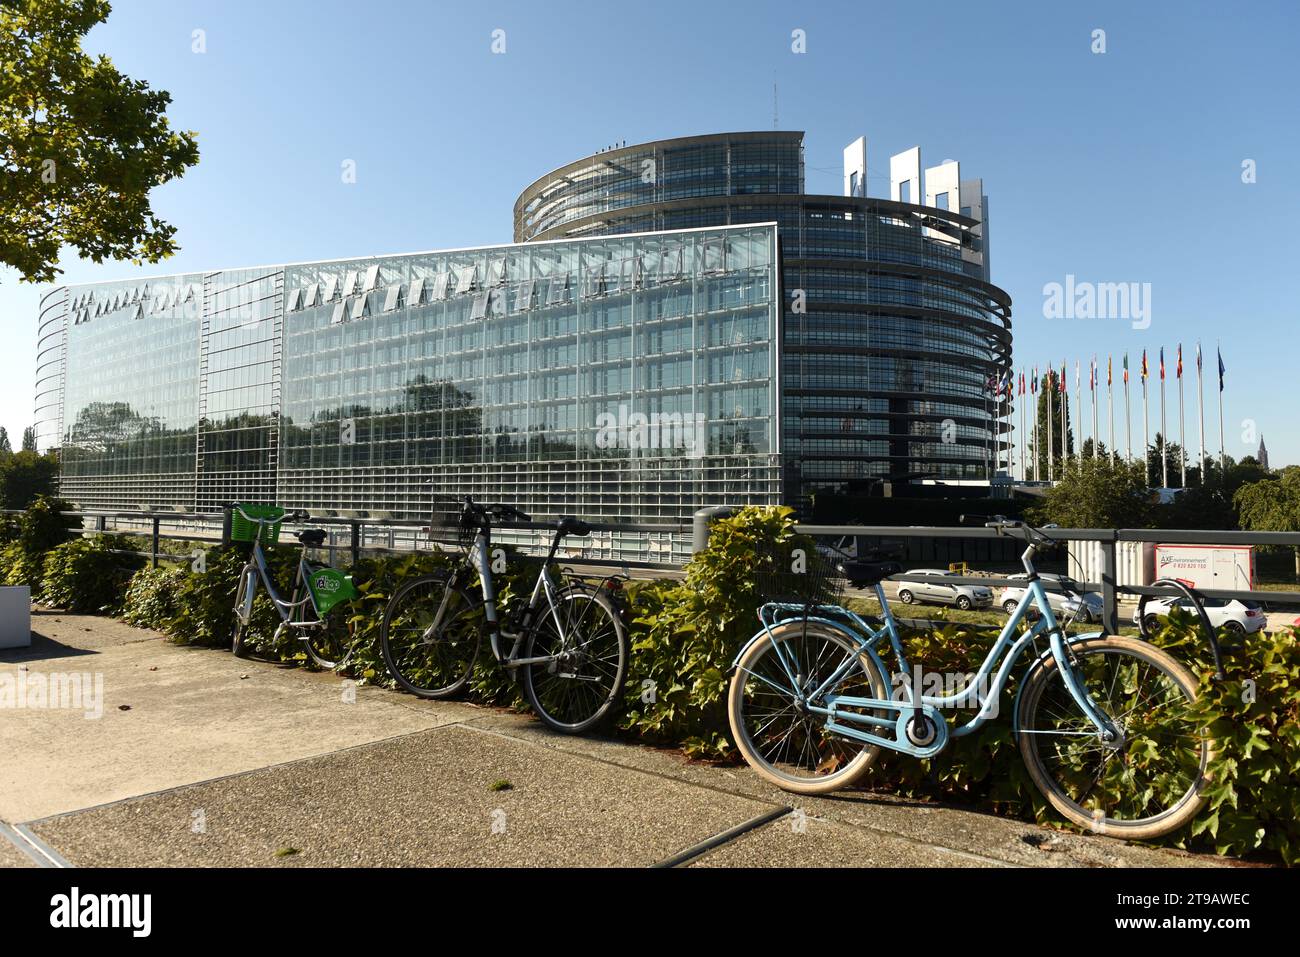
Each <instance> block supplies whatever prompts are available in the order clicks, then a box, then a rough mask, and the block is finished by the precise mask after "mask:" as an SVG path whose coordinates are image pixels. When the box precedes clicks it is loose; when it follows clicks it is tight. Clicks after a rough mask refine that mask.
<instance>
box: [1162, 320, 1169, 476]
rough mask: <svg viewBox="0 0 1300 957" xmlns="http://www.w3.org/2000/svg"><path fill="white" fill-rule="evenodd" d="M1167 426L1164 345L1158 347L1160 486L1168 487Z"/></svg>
mask: <svg viewBox="0 0 1300 957" xmlns="http://www.w3.org/2000/svg"><path fill="white" fill-rule="evenodd" d="M1168 445H1169V432H1168V427H1167V426H1166V425H1165V347H1164V346H1161V347H1160V487H1161V488H1169V456H1168V454H1167V453H1166V451H1165V450H1166V448H1167V447H1168Z"/></svg>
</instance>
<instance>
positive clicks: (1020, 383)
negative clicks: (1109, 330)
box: [987, 342, 1228, 487]
mask: <svg viewBox="0 0 1300 957" xmlns="http://www.w3.org/2000/svg"><path fill="white" fill-rule="evenodd" d="M1155 358H1156V363H1157V364H1156V367H1155V371H1154V373H1153V370H1152V366H1151V363H1150V361H1149V359H1148V355H1147V350H1145V349H1143V350H1142V355H1141V358H1140V360H1139V363H1138V366H1137V376H1136V378H1137V380H1138V381H1139V382H1140V384H1141V386H1142V429H1143V437H1142V438H1143V444H1142V448H1143V449H1144V450H1145V449H1146V448H1148V447H1149V441H1148V440H1149V433H1150V428H1149V423H1150V416H1149V414H1148V407H1147V380H1148V379H1151V378H1153V376H1158V378H1159V383H1160V440H1161V446H1162V447H1161V456H1160V457H1161V463H1162V464H1161V475H1160V480H1161V483H1162V484H1163V485H1164V486H1166V487H1167V486H1168V485H1169V473H1168V468H1169V466H1168V456H1167V455H1166V454H1165V448H1164V445H1165V443H1166V442H1167V441H1168V430H1167V429H1166V427H1165V381H1166V377H1167V371H1166V367H1165V349H1164V346H1161V347H1160V349H1159V352H1158V353H1157V354H1156V356H1155ZM1215 359H1216V360H1217V365H1218V377H1219V457H1220V459H1221V460H1222V461H1223V462H1225V463H1226V457H1225V455H1224V445H1223V386H1224V376H1225V374H1226V373H1227V371H1228V370H1227V366H1226V365H1225V364H1224V361H1223V352H1222V350H1221V349H1220V348H1219V347H1218V346H1216V347H1215ZM1203 364H1204V357H1203V356H1202V353H1201V344H1200V343H1199V342H1198V343H1197V344H1196V391H1197V408H1198V420H1199V427H1200V458H1199V459H1198V461H1200V462H1204V461H1205V408H1204V397H1203V390H1202V385H1201V382H1202V375H1203ZM1103 372H1104V375H1105V386H1106V389H1107V395H1108V401H1107V412H1108V417H1109V420H1110V441H1109V443H1107V445H1108V447H1109V453H1107V454H1109V456H1110V457H1111V459H1112V460H1113V459H1114V458H1116V457H1117V455H1118V452H1117V450H1116V444H1117V443H1116V441H1115V411H1114V384H1115V379H1116V376H1115V363H1114V357H1113V356H1107V357H1106V365H1105V369H1104V370H1103V369H1102V368H1101V366H1100V365H1099V363H1098V360H1097V357H1096V356H1093V358H1092V360H1091V361H1090V362H1089V364H1088V391H1089V392H1090V393H1091V394H1092V442H1093V444H1092V448H1093V450H1094V454H1097V449H1098V447H1099V444H1100V442H1101V436H1100V432H1099V428H1098V401H1097V392H1098V390H1099V389H1100V387H1101V385H1102V381H1101V380H1102V375H1103ZM1119 378H1120V381H1121V382H1122V383H1123V393H1124V432H1125V436H1126V440H1125V441H1126V445H1127V452H1126V458H1127V459H1129V460H1132V459H1133V440H1132V423H1131V418H1130V415H1129V355H1128V353H1124V355H1123V357H1122V358H1121V360H1120V370H1119ZM1173 378H1174V380H1175V381H1176V382H1177V385H1178V420H1179V439H1180V441H1179V444H1180V445H1181V446H1182V448H1183V450H1184V453H1185V452H1186V449H1187V446H1186V423H1185V418H1184V413H1183V378H1184V374H1183V346H1182V343H1179V344H1178V346H1177V349H1176V353H1175V358H1174V368H1173ZM1074 382H1075V391H1076V393H1082V391H1083V385H1082V363H1081V362H1078V361H1076V362H1075V364H1074ZM987 386H988V390H989V392H990V394H991V395H992V396H993V397H994V399H995V400H996V401H997V403H998V404H999V405H1001V404H1002V403H1003V402H1006V403H1010V402H1011V401H1012V399H1013V398H1014V397H1015V395H1016V394H1017V393H1018V394H1019V395H1021V396H1024V395H1032V396H1035V397H1037V396H1038V395H1039V393H1040V392H1041V393H1049V398H1048V402H1049V406H1048V408H1049V412H1048V415H1047V419H1046V423H1045V425H1046V428H1047V431H1048V435H1047V438H1046V443H1045V444H1046V447H1047V452H1048V456H1047V458H1048V461H1047V474H1046V475H1042V474H1041V473H1042V471H1043V470H1042V463H1041V462H1040V461H1039V459H1040V456H1039V455H1038V454H1036V453H1031V452H1030V451H1029V448H1030V446H1029V439H1030V436H1031V435H1032V436H1033V448H1034V449H1038V448H1040V447H1041V446H1040V442H1039V436H1038V432H1039V430H1040V427H1041V426H1040V422H1039V417H1038V415H1037V407H1036V405H1035V406H1034V408H1035V412H1034V422H1033V424H1032V428H1031V429H1029V430H1028V431H1027V426H1026V422H1025V407H1026V405H1028V404H1029V403H1025V402H1022V403H1020V429H1019V436H1018V439H1019V441H1018V442H1017V441H1016V436H1015V433H1014V431H1013V433H1012V435H1013V438H1012V441H1011V443H1010V444H1011V448H1010V449H1009V450H1008V452H1009V453H1010V452H1012V451H1014V449H1015V448H1016V446H1017V445H1019V447H1020V455H1019V463H1020V478H1021V479H1022V480H1028V479H1034V480H1041V479H1043V478H1046V479H1047V480H1049V481H1051V480H1053V479H1054V478H1055V471H1056V468H1055V461H1054V459H1055V457H1056V456H1057V455H1059V454H1060V453H1057V452H1056V451H1055V449H1054V442H1053V437H1054V434H1055V432H1056V428H1057V424H1056V422H1055V418H1056V416H1055V414H1054V409H1053V406H1059V408H1060V429H1061V434H1064V432H1065V429H1066V428H1067V421H1066V420H1067V414H1066V413H1067V408H1068V405H1069V401H1070V400H1069V394H1070V390H1069V385H1068V364H1067V363H1066V362H1064V361H1063V362H1062V363H1061V368H1060V371H1059V372H1058V371H1057V370H1056V368H1055V367H1054V366H1049V367H1048V369H1047V371H1045V372H1043V373H1041V374H1040V372H1039V369H1038V366H1034V367H1033V370H1032V371H1026V370H1023V369H1022V370H1021V371H1019V372H1018V373H1013V372H1012V370H1011V369H1007V370H1005V371H1003V372H1002V373H1001V374H993V375H990V376H989V377H988V382H987ZM1057 396H1059V399H1057V398H1056V397H1057ZM1054 400H1055V401H1054ZM1075 401H1076V403H1077V409H1076V412H1077V415H1076V419H1077V420H1081V419H1082V417H1083V400H1082V397H1081V395H1078V396H1077V397H1076V399H1075ZM1075 430H1076V434H1077V435H1078V436H1079V438H1080V440H1082V436H1083V432H1084V424H1083V422H1082V421H1076V422H1075ZM1144 454H1145V452H1144ZM1031 455H1032V458H1033V462H1032V466H1031V464H1030V457H1031ZM1186 460H1187V456H1186V455H1185V454H1184V456H1183V460H1182V462H1181V469H1182V484H1183V485H1186V484H1187V464H1186ZM1010 465H1011V462H1010V460H1008V466H1010Z"/></svg>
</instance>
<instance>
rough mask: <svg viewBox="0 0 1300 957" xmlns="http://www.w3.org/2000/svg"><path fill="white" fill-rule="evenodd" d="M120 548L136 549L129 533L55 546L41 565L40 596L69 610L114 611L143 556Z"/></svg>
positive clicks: (56, 605)
mask: <svg viewBox="0 0 1300 957" xmlns="http://www.w3.org/2000/svg"><path fill="white" fill-rule="evenodd" d="M122 551H131V552H134V551H138V549H137V548H136V546H135V541H134V540H133V539H131V538H130V537H129V536H126V535H96V536H94V537H93V538H74V539H73V540H72V541H70V542H64V543H63V544H62V545H58V546H56V547H55V548H53V549H51V550H50V551H49V552H47V553H46V555H45V559H44V562H43V563H42V566H41V568H42V572H43V576H42V579H41V597H42V599H43V600H44V601H45V602H46V603H47V604H50V605H53V606H54V607H56V608H65V609H67V610H68V611H83V612H84V611H98V612H104V613H106V614H110V615H111V614H115V613H116V612H117V611H118V610H119V609H120V608H121V606H122V600H123V598H124V597H125V594H126V587H127V584H128V583H129V582H130V580H131V576H132V575H133V574H134V573H135V572H136V571H138V570H139V569H140V568H141V567H143V565H144V559H143V557H142V556H132V555H122V554H118V552H122Z"/></svg>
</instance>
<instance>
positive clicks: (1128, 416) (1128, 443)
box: [1124, 352, 1133, 465]
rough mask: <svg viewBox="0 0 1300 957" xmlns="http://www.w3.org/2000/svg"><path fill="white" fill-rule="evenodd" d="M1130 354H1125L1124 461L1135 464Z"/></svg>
mask: <svg viewBox="0 0 1300 957" xmlns="http://www.w3.org/2000/svg"><path fill="white" fill-rule="evenodd" d="M1129 405H1130V403H1129V392H1128V353H1127V352H1126V353H1124V448H1125V449H1126V450H1127V452H1128V454H1127V455H1126V456H1125V458H1124V461H1125V462H1127V463H1128V464H1129V465H1132V464H1133V414H1132V412H1131V411H1130V409H1129Z"/></svg>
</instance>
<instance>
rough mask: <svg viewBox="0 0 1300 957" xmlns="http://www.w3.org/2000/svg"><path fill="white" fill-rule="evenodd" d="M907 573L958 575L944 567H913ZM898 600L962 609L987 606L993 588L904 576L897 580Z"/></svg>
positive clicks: (954, 576)
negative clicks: (911, 578)
mask: <svg viewBox="0 0 1300 957" xmlns="http://www.w3.org/2000/svg"><path fill="white" fill-rule="evenodd" d="M907 574H908V575H943V576H945V577H953V578H956V577H960V576H958V575H957V573H956V572H950V571H948V570H947V569H946V568H914V569H912V570H911V571H909V572H908V573H907ZM898 600H899V601H901V602H902V603H903V604H905V605H910V604H912V603H913V602H922V603H928V604H932V605H956V606H957V607H958V608H960V609H961V610H962V611H967V610H969V609H971V608H987V607H989V606H990V605H992V604H993V589H992V588H987V587H985V586H984V585H961V584H954V585H947V584H944V583H943V582H925V581H912V580H910V579H908V578H907V577H906V576H905V577H904V578H902V579H900V580H899V581H898Z"/></svg>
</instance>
